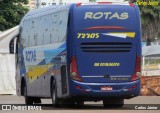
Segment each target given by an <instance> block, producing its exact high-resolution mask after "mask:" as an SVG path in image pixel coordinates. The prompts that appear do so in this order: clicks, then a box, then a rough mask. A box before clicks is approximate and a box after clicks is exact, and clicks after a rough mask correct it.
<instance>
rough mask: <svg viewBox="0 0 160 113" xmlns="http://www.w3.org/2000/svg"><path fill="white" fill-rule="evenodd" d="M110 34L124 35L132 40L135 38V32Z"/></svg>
mask: <svg viewBox="0 0 160 113" xmlns="http://www.w3.org/2000/svg"><path fill="white" fill-rule="evenodd" d="M110 34H124V35H126V36H127V37H131V38H134V37H135V34H136V33H135V32H123V33H122V32H111V33H110Z"/></svg>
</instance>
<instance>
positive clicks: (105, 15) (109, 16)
mask: <svg viewBox="0 0 160 113" xmlns="http://www.w3.org/2000/svg"><path fill="white" fill-rule="evenodd" d="M128 17H129V15H128V13H127V12H122V13H118V12H114V13H113V12H96V13H94V12H86V13H85V17H84V19H95V20H96V19H102V18H104V19H109V20H111V19H118V20H125V19H128Z"/></svg>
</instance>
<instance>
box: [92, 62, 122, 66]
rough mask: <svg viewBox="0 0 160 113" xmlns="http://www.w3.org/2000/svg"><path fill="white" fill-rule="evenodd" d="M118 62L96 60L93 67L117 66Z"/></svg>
mask: <svg viewBox="0 0 160 113" xmlns="http://www.w3.org/2000/svg"><path fill="white" fill-rule="evenodd" d="M119 66H120V63H119V62H104V63H102V62H100V63H98V62H96V63H94V67H119Z"/></svg>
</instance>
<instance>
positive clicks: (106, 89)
mask: <svg viewBox="0 0 160 113" xmlns="http://www.w3.org/2000/svg"><path fill="white" fill-rule="evenodd" d="M101 90H102V91H111V90H113V88H112V87H107V86H105V87H101Z"/></svg>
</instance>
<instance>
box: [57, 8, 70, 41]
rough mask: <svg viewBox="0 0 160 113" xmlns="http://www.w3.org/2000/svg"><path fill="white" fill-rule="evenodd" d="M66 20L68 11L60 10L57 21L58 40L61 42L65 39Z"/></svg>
mask: <svg viewBox="0 0 160 113" xmlns="http://www.w3.org/2000/svg"><path fill="white" fill-rule="evenodd" d="M67 22H68V12H67V11H63V12H60V18H59V22H58V24H59V25H58V26H59V33H58V35H59V42H62V41H64V40H65V39H66V31H67Z"/></svg>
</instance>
